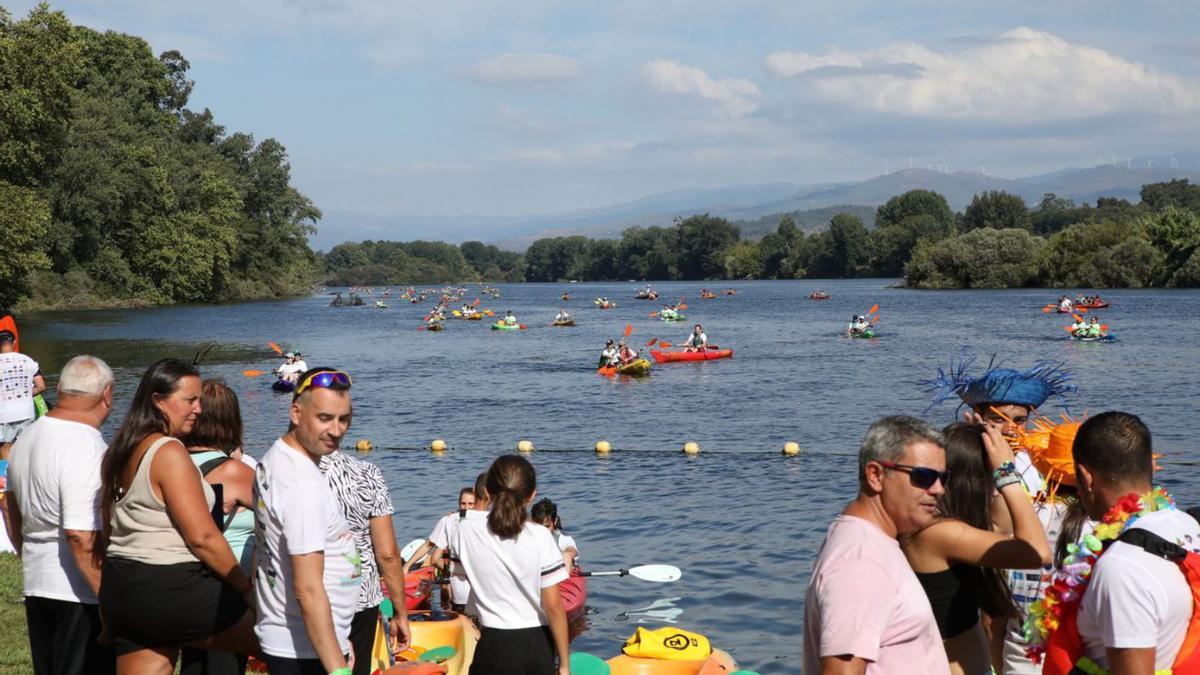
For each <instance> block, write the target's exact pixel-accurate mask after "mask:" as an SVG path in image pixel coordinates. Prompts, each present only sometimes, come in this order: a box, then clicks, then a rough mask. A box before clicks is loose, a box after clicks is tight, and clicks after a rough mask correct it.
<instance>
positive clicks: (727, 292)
mask: <svg viewBox="0 0 1200 675" xmlns="http://www.w3.org/2000/svg"><path fill="white" fill-rule="evenodd" d="M737 294H738V292H737V291H735V290H733V289H732V288H731V289H729V290H727V291H721V295H737Z"/></svg>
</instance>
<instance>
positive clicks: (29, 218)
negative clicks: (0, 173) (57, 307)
mask: <svg viewBox="0 0 1200 675" xmlns="http://www.w3.org/2000/svg"><path fill="white" fill-rule="evenodd" d="M49 229H50V206H49V205H48V204H47V203H46V201H45V200H44V199H42V198H41V197H40V196H38V194H37V192H35V191H34V190H31V189H29V188H24V187H18V186H16V185H10V184H8V183H5V182H3V181H0V251H3V252H4V253H3V256H4V264H3V265H0V309H4V308H7V307H11V306H13V305H14V304H16V302H17V300H18V299H19V298H20V297H21V296H23V295H24V294H25V293H26V291H27V290H28V283H29V277H30V275H31V274H33V273H34V272H36V271H38V270H44V269H48V268H49V267H50V259H49V258H48V257H47V256H46V254H45V253H44V252H43V250H42V248H41V240H42V239H44V238H45V236H46V233H47V232H48V231H49Z"/></svg>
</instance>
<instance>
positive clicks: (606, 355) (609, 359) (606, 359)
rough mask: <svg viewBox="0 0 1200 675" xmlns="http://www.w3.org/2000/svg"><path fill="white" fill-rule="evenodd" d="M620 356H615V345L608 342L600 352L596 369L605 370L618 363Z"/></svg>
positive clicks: (610, 341)
mask: <svg viewBox="0 0 1200 675" xmlns="http://www.w3.org/2000/svg"><path fill="white" fill-rule="evenodd" d="M620 361H621V359H620V356H619V355H618V354H617V347H616V343H615V342H613V341H612V340H609V341H608V342H607V343H605V345H604V351H602V352H600V365H598V366H597V368H607V367H609V366H615V365H617V364H618V363H620Z"/></svg>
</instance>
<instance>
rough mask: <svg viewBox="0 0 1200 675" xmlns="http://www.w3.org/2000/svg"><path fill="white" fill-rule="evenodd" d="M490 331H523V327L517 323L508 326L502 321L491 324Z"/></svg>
mask: <svg viewBox="0 0 1200 675" xmlns="http://www.w3.org/2000/svg"><path fill="white" fill-rule="evenodd" d="M492 330H525V325H524V324H520V323H518V324H515V325H512V326H510V325H508V324H506V323H504V322H503V321H497V322H496V323H494V324H492Z"/></svg>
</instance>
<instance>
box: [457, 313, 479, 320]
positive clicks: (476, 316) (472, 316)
mask: <svg viewBox="0 0 1200 675" xmlns="http://www.w3.org/2000/svg"><path fill="white" fill-rule="evenodd" d="M482 319H483V312H476V313H475V314H471V315H470V316H466V315H464V316H463V317H462V320H463V321H480V320H482Z"/></svg>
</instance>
